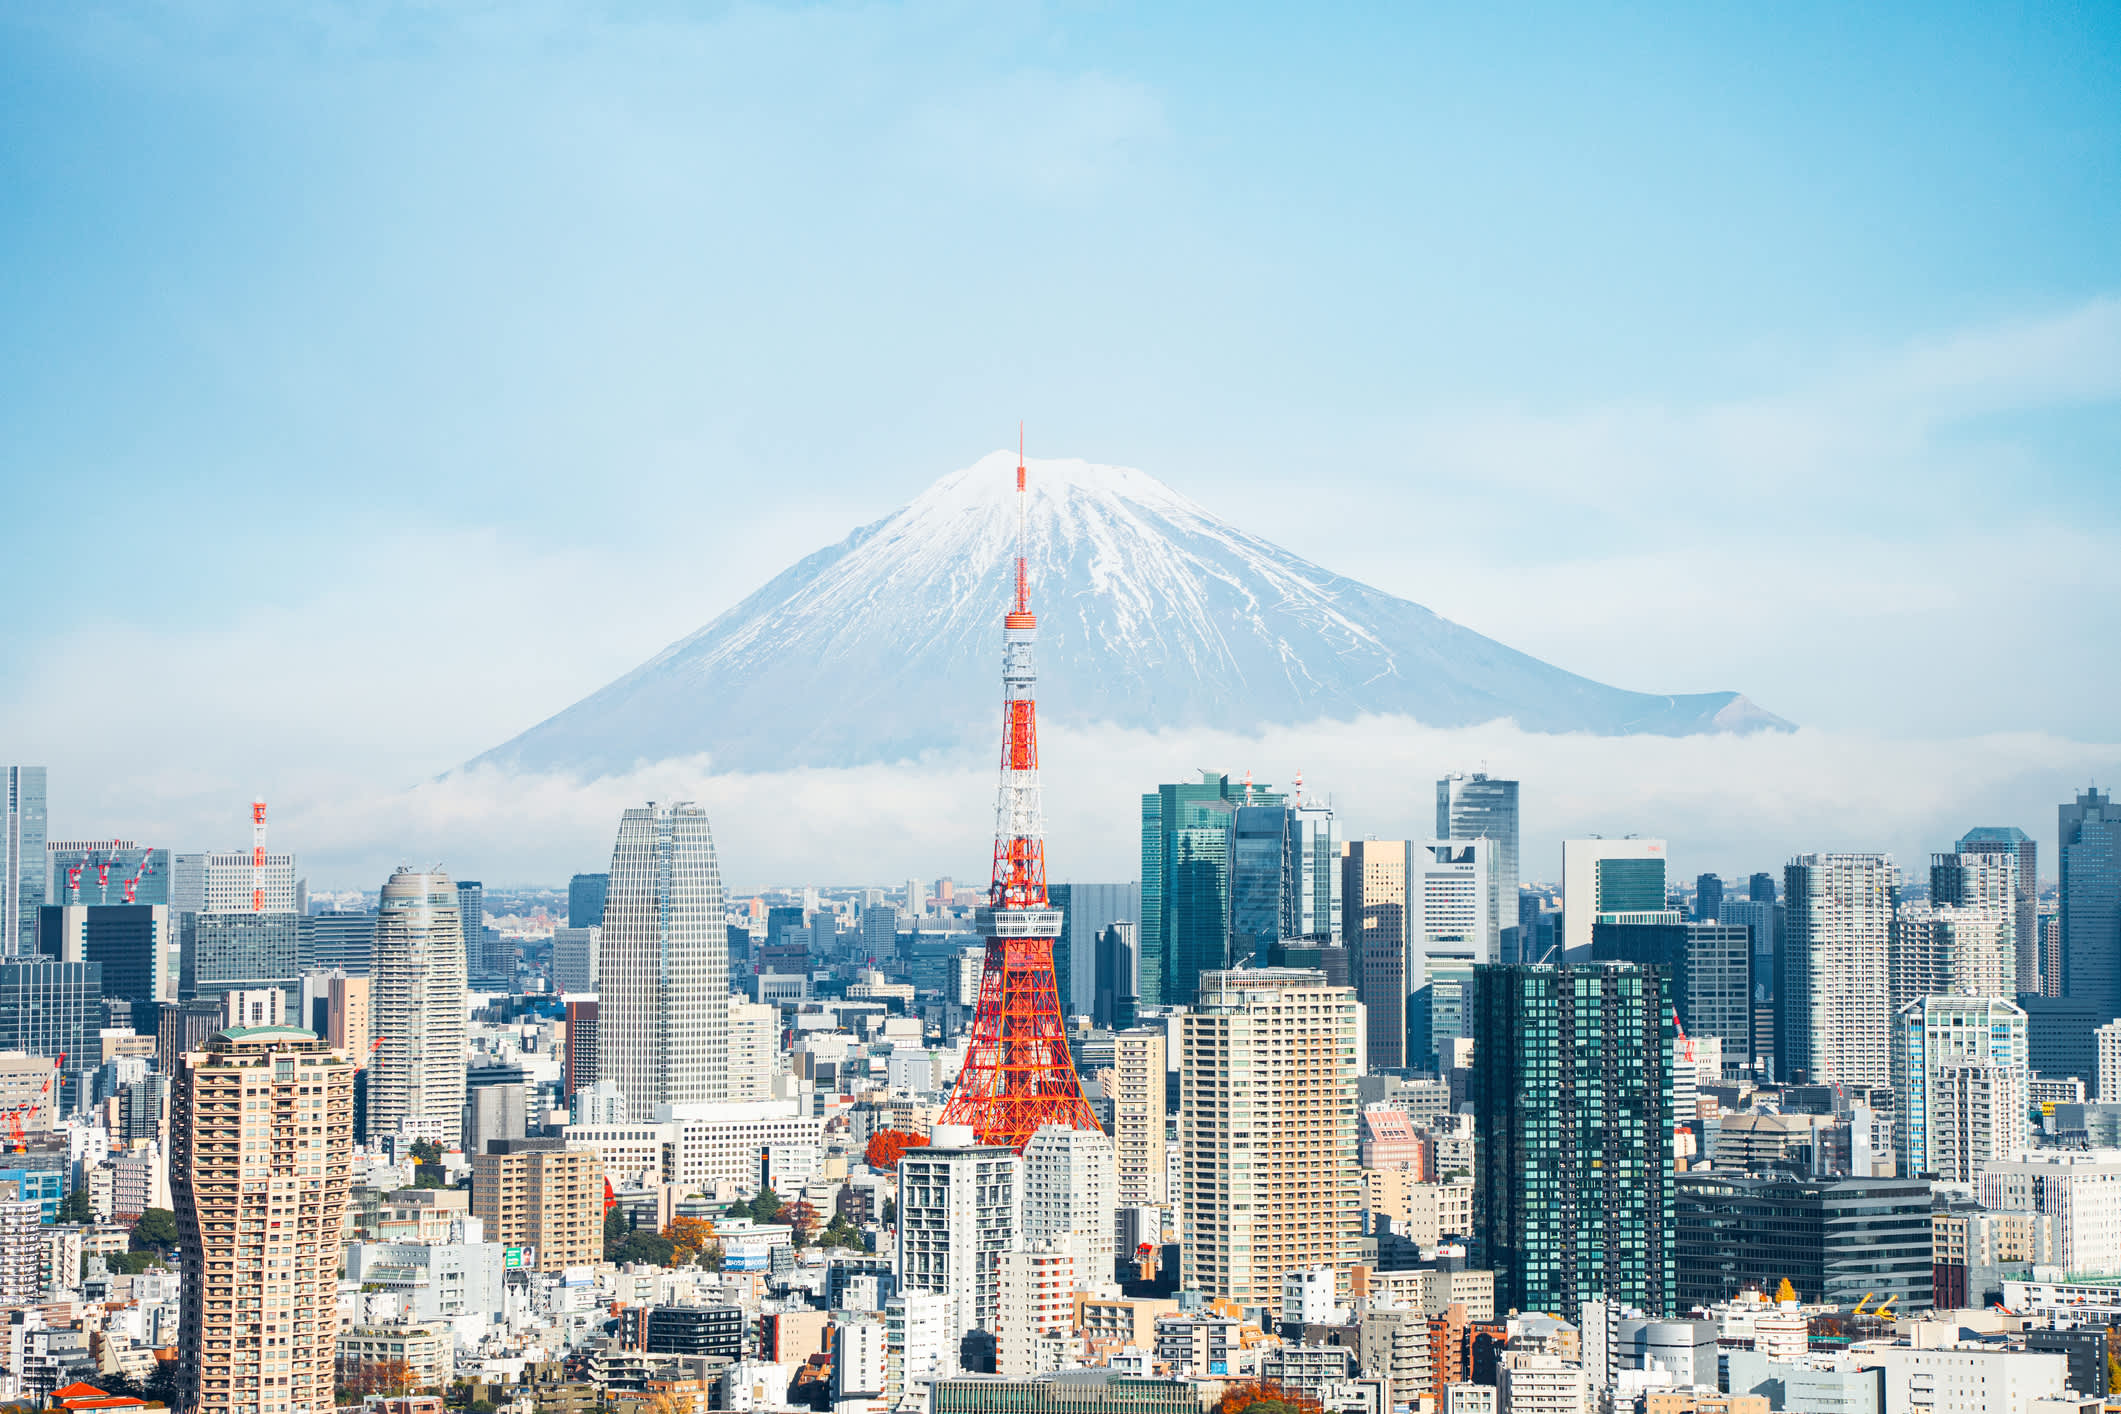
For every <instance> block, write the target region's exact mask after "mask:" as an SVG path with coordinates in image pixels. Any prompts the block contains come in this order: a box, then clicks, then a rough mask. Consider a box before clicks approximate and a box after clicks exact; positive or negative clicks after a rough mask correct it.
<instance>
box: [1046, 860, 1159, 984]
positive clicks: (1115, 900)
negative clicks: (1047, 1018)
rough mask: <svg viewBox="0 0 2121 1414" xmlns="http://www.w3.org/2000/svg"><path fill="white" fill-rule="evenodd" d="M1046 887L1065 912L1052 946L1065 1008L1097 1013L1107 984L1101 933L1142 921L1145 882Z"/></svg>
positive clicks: (1054, 964) (1137, 926)
mask: <svg viewBox="0 0 2121 1414" xmlns="http://www.w3.org/2000/svg"><path fill="white" fill-rule="evenodd" d="M1047 892H1048V893H1049V894H1050V895H1051V897H1052V900H1053V906H1054V907H1055V908H1058V909H1059V910H1060V911H1061V935H1060V938H1059V940H1058V941H1056V942H1055V943H1054V945H1053V980H1054V983H1055V985H1057V986H1058V987H1059V988H1060V996H1061V1009H1062V1011H1063V1013H1064V1014H1066V1015H1068V1016H1083V1015H1089V1014H1093V1013H1095V1011H1096V1010H1097V994H1098V992H1099V990H1100V989H1101V988H1102V987H1103V986H1104V979H1103V978H1101V977H1100V976H1099V975H1098V958H1097V942H1098V938H1099V937H1100V936H1101V935H1102V934H1103V933H1104V931H1105V930H1106V929H1107V928H1109V927H1111V926H1112V925H1113V924H1115V923H1124V924H1126V925H1127V926H1128V927H1129V928H1139V927H1140V926H1141V916H1142V887H1141V885H1140V884H1137V883H1133V882H1131V881H1130V882H1128V883H1124V884H1055V885H1053V887H1052V888H1051V889H1049V890H1048V891H1047Z"/></svg>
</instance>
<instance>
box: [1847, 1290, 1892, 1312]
mask: <svg viewBox="0 0 2121 1414" xmlns="http://www.w3.org/2000/svg"><path fill="white" fill-rule="evenodd" d="M1877 1294H1878V1293H1877V1292H1875V1291H1866V1292H1864V1293H1863V1299H1862V1300H1861V1301H1858V1302H1857V1303H1856V1309H1855V1310H1853V1311H1851V1312H1849V1314H1850V1315H1852V1316H1860V1315H1862V1314H1863V1308H1864V1307H1866V1306H1868V1305H1870V1304H1871V1298H1872V1297H1873V1296H1876V1295H1877ZM1888 1304H1890V1303H1888Z"/></svg>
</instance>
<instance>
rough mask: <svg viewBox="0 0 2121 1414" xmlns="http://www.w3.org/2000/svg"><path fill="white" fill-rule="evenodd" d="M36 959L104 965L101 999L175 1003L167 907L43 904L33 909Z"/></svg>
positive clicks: (175, 990) (175, 992) (174, 964)
mask: <svg viewBox="0 0 2121 1414" xmlns="http://www.w3.org/2000/svg"><path fill="white" fill-rule="evenodd" d="M37 921H38V930H37V933H38V936H37V949H36V950H37V953H38V955H39V956H42V957H48V958H56V959H58V960H59V961H61V962H100V963H102V964H103V994H104V995H105V996H107V997H114V998H123V999H125V1000H129V1001H140V1002H173V1001H175V1000H176V999H177V967H176V962H177V957H176V953H175V952H174V951H173V950H172V948H171V947H170V920H169V905H168V904H166V903H132V904H126V903H111V904H94V905H81V904H58V905H54V904H46V905H45V906H44V907H43V908H41V909H39V910H37Z"/></svg>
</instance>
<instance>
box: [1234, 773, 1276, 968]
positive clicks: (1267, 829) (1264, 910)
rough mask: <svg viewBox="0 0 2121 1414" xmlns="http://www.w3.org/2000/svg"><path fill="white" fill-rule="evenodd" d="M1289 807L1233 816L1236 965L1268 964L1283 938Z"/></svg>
mask: <svg viewBox="0 0 2121 1414" xmlns="http://www.w3.org/2000/svg"><path fill="white" fill-rule="evenodd" d="M1288 834H1289V807H1288V806H1286V805H1240V806H1238V807H1237V809H1236V810H1234V811H1232V812H1231V815H1230V948H1229V952H1228V954H1227V956H1228V958H1229V962H1230V965H1231V966H1233V967H1236V966H1242V965H1243V964H1245V963H1247V962H1250V961H1253V960H1254V959H1257V960H1258V961H1261V962H1264V961H1265V960H1266V953H1267V949H1268V948H1270V947H1272V946H1273V945H1274V944H1275V943H1276V942H1278V941H1280V938H1281V921H1282V914H1283V907H1282V889H1283V887H1284V886H1285V885H1286V884H1287V883H1288V882H1289V880H1288V877H1287V871H1286V869H1285V867H1284V861H1283V858H1282V856H1283V854H1284V853H1285V852H1286V850H1287V848H1288Z"/></svg>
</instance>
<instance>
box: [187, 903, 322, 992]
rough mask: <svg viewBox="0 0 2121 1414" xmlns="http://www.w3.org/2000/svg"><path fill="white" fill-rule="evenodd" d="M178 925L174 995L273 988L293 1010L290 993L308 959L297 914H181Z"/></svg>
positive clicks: (308, 963)
mask: <svg viewBox="0 0 2121 1414" xmlns="http://www.w3.org/2000/svg"><path fill="white" fill-rule="evenodd" d="M179 926H180V929H181V934H182V936H181V937H180V939H179V946H180V949H181V953H180V958H179V962H178V979H177V987H178V991H177V994H178V995H179V996H181V997H185V998H190V997H201V996H207V997H216V996H219V995H221V994H222V993H223V992H247V991H256V990H258V989H259V988H263V987H278V988H279V989H280V990H281V991H283V992H287V993H289V994H290V995H289V1005H290V1007H292V1006H293V1003H294V995H293V994H294V993H295V992H296V991H297V989H298V988H299V987H300V986H301V977H302V974H303V973H304V972H307V971H309V968H310V959H309V958H308V957H307V956H306V955H305V954H304V953H303V951H302V942H303V932H302V919H301V917H300V916H299V915H297V914H294V913H291V912H269V913H251V912H248V911H245V912H242V913H202V914H186V915H184V916H183V917H182V918H181V919H180V922H179Z"/></svg>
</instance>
